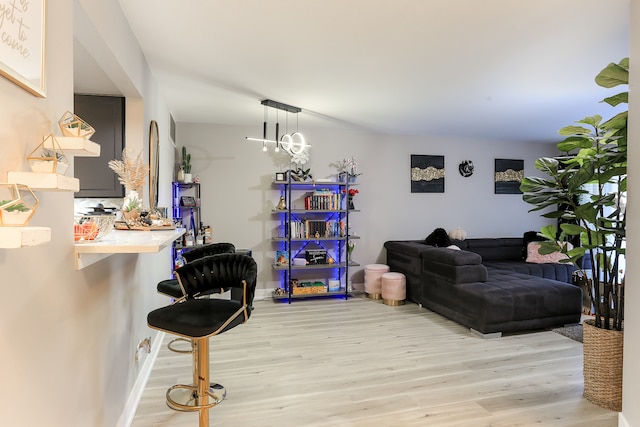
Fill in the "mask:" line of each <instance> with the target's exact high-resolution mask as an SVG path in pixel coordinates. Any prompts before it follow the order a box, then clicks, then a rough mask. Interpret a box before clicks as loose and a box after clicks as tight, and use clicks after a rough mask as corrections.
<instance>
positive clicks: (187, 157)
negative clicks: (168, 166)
mask: <svg viewBox="0 0 640 427" xmlns="http://www.w3.org/2000/svg"><path fill="white" fill-rule="evenodd" d="M182 169H184V173H191V154H188V153H187V147H184V146H183V147H182Z"/></svg>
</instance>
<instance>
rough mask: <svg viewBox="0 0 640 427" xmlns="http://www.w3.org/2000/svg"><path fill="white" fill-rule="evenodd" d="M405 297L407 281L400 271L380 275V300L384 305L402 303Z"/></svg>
mask: <svg viewBox="0 0 640 427" xmlns="http://www.w3.org/2000/svg"><path fill="white" fill-rule="evenodd" d="M405 298H407V281H406V278H405V277H404V274H402V273H384V274H383V275H382V302H383V303H385V304H386V305H402V304H404V300H405Z"/></svg>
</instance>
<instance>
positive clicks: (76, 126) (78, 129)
mask: <svg viewBox="0 0 640 427" xmlns="http://www.w3.org/2000/svg"><path fill="white" fill-rule="evenodd" d="M58 126H59V127H60V132H62V136H69V137H76V138H84V139H89V138H91V136H92V135H93V134H94V133H96V131H95V129H94V128H93V127H92V126H91V125H90V124H89V123H87V122H85V121H84V120H82V119H81V118H80V117H78V116H76V115H75V114H73V113H72V112H70V111H67V112H66V113H64V114H63V115H62V117H61V118H60V120H58Z"/></svg>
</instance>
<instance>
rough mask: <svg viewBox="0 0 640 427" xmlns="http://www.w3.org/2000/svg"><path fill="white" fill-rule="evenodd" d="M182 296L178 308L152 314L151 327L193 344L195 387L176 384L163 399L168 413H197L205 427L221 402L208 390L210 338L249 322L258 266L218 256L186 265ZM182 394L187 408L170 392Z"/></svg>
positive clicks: (182, 270) (181, 271)
mask: <svg viewBox="0 0 640 427" xmlns="http://www.w3.org/2000/svg"><path fill="white" fill-rule="evenodd" d="M176 275H177V278H178V282H179V284H180V286H181V287H182V289H183V290H184V293H185V296H184V299H183V300H182V302H180V303H175V304H171V305H169V306H167V307H162V308H159V309H156V310H153V311H151V312H150V313H149V314H148V316H147V323H148V325H149V327H151V328H153V329H157V330H160V331H164V332H168V333H171V334H175V335H178V336H180V337H183V338H187V339H189V340H191V341H192V342H193V348H194V350H193V370H194V375H193V378H194V379H195V380H196V381H195V382H194V384H191V385H185V384H177V385H174V386H172V387H170V388H169V389H168V390H167V393H166V399H167V404H168V405H169V407H171V408H173V409H177V410H181V411H199V420H200V421H199V426H200V427H208V426H209V409H210V408H212V407H214V406H216V405H217V404H219V403H220V402H221V401H222V399H224V396H223V397H220V396H219V395H216V393H215V392H213V391H211V389H210V384H209V338H210V337H213V336H216V335H218V334H221V333H223V332H227V331H228V330H230V329H232V328H235V327H236V326H238V325H241V324H242V323H245V322H246V321H247V320H248V319H249V317H250V316H251V306H252V303H253V297H254V295H255V288H256V277H257V265H256V262H255V261H254V259H253V258H251V257H250V256H247V255H243V254H220V255H215V256H209V257H204V258H200V259H198V260H195V261H192V262H189V263H187V264H185V265H184V266H182V267H180V268H178V269H177V270H176ZM229 289H236V290H238V292H237V293H236V295H238V294H240V293H241V298H240V299H239V300H236V299H234V298H233V296H232V298H231V299H230V300H224V299H216V298H200V297H201V296H203V295H211V294H214V293H222V292H226V291H227V290H229ZM181 391H186V392H187V393H189V394H190V395H191V396H192V399H190V400H189V401H188V402H186V403H184V402H179V401H178V400H177V399H174V397H173V394H174V392H178V393H179V392H181Z"/></svg>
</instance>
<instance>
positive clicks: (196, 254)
mask: <svg viewBox="0 0 640 427" xmlns="http://www.w3.org/2000/svg"><path fill="white" fill-rule="evenodd" d="M235 251H236V247H235V246H234V245H233V243H211V244H208V245H205V246H201V247H199V248H194V249H192V250H190V251H187V252H184V253H183V254H182V257H183V258H184V259H185V261H186V262H187V263H189V262H191V261H195V260H196V259H200V258H203V257H206V256H212V255H218V254H232V253H234V252H235ZM156 290H157V291H158V293H159V294H162V295H166V296H168V297H169V298H172V299H173V300H174V301H175V302H181V301H182V298H183V297H184V293H183V292H182V288H181V287H180V283H178V279H166V280H162V281H161V282H159V283H158V285H157V286H156ZM185 342H186V343H188V348H187V349H181V348H178V347H176V344H178V343H185ZM167 347H169V350H171V351H174V352H176V353H191V352H192V351H193V347H192V345H191V342H190V340H187V339H184V338H175V339H173V340H171V341H170V342H169V344H168V345H167Z"/></svg>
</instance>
